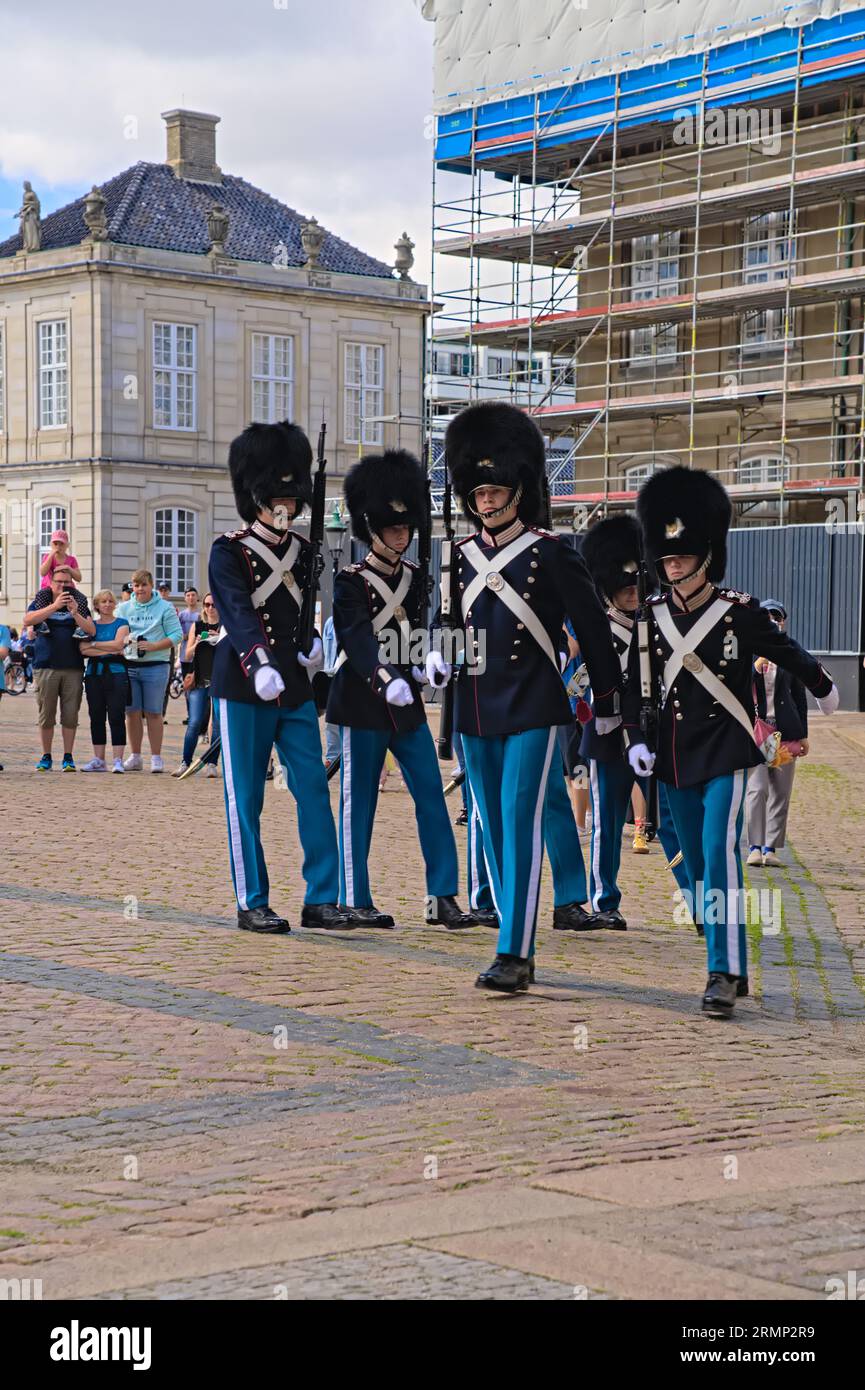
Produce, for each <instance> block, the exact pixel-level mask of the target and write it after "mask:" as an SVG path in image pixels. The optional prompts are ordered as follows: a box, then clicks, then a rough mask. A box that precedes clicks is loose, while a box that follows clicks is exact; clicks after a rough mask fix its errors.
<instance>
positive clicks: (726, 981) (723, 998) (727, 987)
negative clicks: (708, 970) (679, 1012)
mask: <svg viewBox="0 0 865 1390" xmlns="http://www.w3.org/2000/svg"><path fill="white" fill-rule="evenodd" d="M737 978H738V977H737V976H736V975H719V974H717V973H713V974H711V975H710V976H709V979H708V982H707V984H706V992H705V994H704V995H703V1013H704V1014H709V1015H711V1017H712V1018H730V1016H731V1015H732V1013H733V1009H734V1007H735V1004H736V981H737Z"/></svg>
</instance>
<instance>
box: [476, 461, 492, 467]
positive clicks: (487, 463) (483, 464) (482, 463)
mask: <svg viewBox="0 0 865 1390" xmlns="http://www.w3.org/2000/svg"><path fill="white" fill-rule="evenodd" d="M477 466H478V468H495V464H494V463H493V460H492V459H478V464H477Z"/></svg>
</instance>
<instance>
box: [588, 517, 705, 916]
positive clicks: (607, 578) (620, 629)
mask: <svg viewBox="0 0 865 1390" xmlns="http://www.w3.org/2000/svg"><path fill="white" fill-rule="evenodd" d="M582 555H583V560H584V561H585V564H586V567H587V568H588V571H589V573H590V575H591V576H592V578H593V580H594V581H595V587H596V589H597V590H598V594H599V596H600V598H601V601H602V602H603V603H604V604H605V606H606V610H607V616H608V619H609V623H610V635H611V637H612V639H613V645H614V647H615V648H616V655H617V656H618V658H619V663H620V665H621V669H622V673H623V675H625V674H626V673H627V669H628V654H629V652H630V648H631V636H632V631H633V627H634V615H635V613H636V611H637V608H638V607H639V596H638V583H637V580H638V575H639V569H640V563H641V547H640V527H639V524H638V522H637V519H636V517H634V516H631V515H625V516H613V517H608V518H607V519H606V520H605V521H599V522H598V523H597V525H596V526H593V527H592V528H591V530H590V531H587V532H586V534H585V537H584V539H583V549H582ZM627 743H628V733H627V731H625V730H623V729H621V728H619V729H615V730H614V731H613V732H612V733H609V734H599V733H598V732H597V730H596V728H595V720H594V718H592V719H590V720H589V721H588V723H587V724H586V725H585V726H584V729H583V739H582V744H581V747H580V752H581V753H582V754H583V757H585V758H586V759H587V760H588V763H589V785H590V787H591V795H592V839H591V846H590V850H589V901H590V904H591V908H592V911H593V912H594V913H596V914H598V922H597V924H598V926H609V927H612V928H613V929H614V930H618V931H625V930H626V928H627V922H626V921H625V918H624V917H623V916H622V913H621V912H620V911H619V905H620V903H621V901H622V893H621V890H620V888H619V885H618V876H619V866H620V864H621V858H622V831H623V830H624V826H625V820H626V819H627V814H628V804H629V802H630V800H631V792H632V791H633V788H634V782H635V781H637V782H638V783H639V785H640V788H641V790H642V792H643V795H644V796H646V797H647V799H648V785H647V781H646V779H645V778H637V777H636V774H635V773H634V770H633V768H632V767H631V765H630V763H629V762H628V761H627V758H626V748H627ZM658 811H659V814H658V839H659V840H660V841H661V845H662V848H663V850H664V853H665V854H666V856H667V862H668V864H669V866H670V868H671V869H672V872H673V874H674V875H675V878H676V882H677V883H678V885H679V887H680V888H681V889H686V888H687V887H688V879H687V875H686V873H685V868H684V863H683V857H682V853H681V851H680V849H679V843H678V840H677V839H676V832H675V829H674V828H673V824H672V820H671V817H670V814H669V809H668V805H667V800H666V797H665V796H659V799H658Z"/></svg>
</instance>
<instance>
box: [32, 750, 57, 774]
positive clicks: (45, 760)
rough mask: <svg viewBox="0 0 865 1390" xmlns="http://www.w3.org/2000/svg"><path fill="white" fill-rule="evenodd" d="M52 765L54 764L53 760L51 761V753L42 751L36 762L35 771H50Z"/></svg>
mask: <svg viewBox="0 0 865 1390" xmlns="http://www.w3.org/2000/svg"><path fill="white" fill-rule="evenodd" d="M53 766H54V762H53V759H52V757H51V754H50V753H43V754H42V757H41V758H40V759H39V761H38V763H37V764H36V771H37V772H50V771H51V769H52V768H53Z"/></svg>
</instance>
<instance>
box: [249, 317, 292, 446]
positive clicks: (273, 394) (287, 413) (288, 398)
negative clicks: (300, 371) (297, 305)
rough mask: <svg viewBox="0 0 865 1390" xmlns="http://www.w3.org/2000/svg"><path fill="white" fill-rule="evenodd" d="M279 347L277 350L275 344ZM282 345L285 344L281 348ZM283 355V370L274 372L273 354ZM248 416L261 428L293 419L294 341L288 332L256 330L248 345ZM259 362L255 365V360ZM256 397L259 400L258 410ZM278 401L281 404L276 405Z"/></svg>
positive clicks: (275, 355) (274, 358) (274, 360)
mask: <svg viewBox="0 0 865 1390" xmlns="http://www.w3.org/2000/svg"><path fill="white" fill-rule="evenodd" d="M278 344H279V345H280V347H279V348H278V347H277V345H278ZM282 345H285V346H284V347H282ZM278 351H282V352H284V353H285V360H286V362H287V370H285V371H284V372H279V371H277V369H276V358H277V352H278ZM250 354H251V359H252V361H251V365H252V372H251V394H252V413H251V416H250V418H251V419H252V420H255V421H256V422H257V423H259V424H262V425H276V424H279V422H280V421H281V420H292V419H293V418H294V338H293V337H292V336H291V334H290V333H263V332H261V331H260V330H258V329H256V330H255V332H254V333H253V334H252V341H251V344H250ZM260 357H261V359H262V360H261V361H260V362H259V358H260ZM256 397H259V399H260V400H262V401H263V405H262V407H261V409H259V404H258V401H257V400H256ZM280 401H282V404H280Z"/></svg>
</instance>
